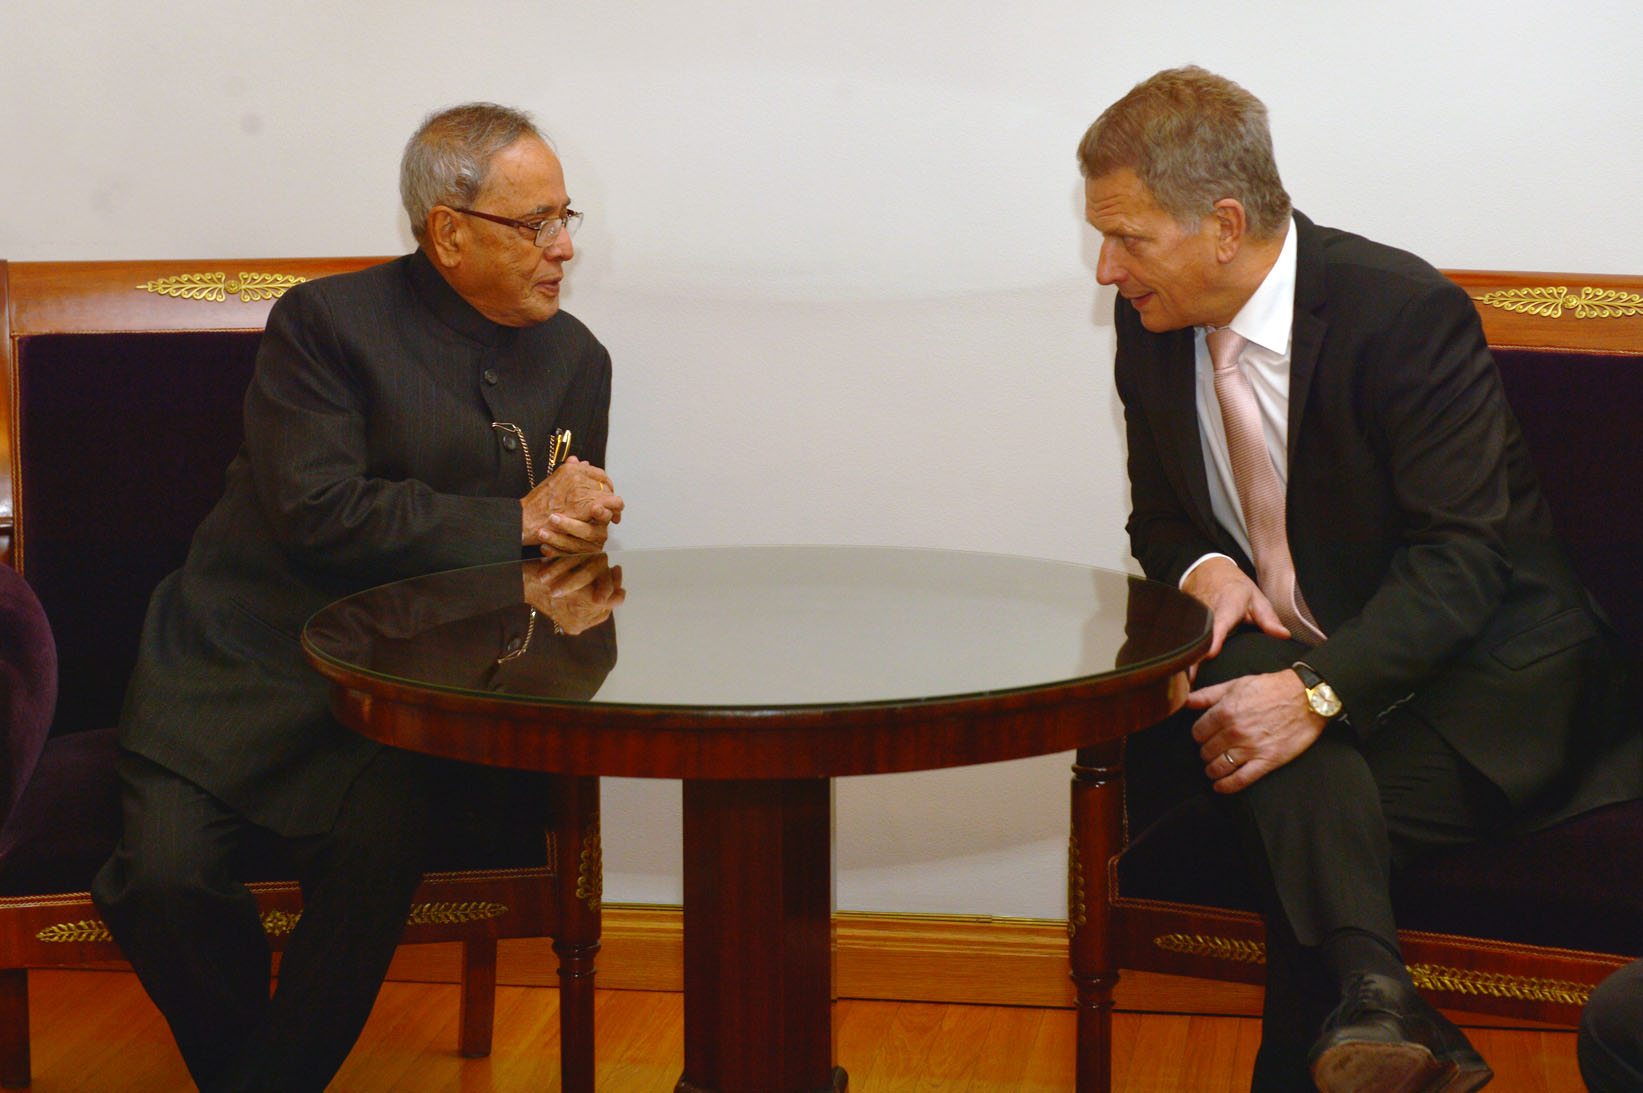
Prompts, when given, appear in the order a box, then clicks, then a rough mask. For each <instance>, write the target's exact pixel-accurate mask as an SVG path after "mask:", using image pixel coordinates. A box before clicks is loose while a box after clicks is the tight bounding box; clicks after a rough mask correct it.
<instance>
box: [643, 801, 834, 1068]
mask: <svg viewBox="0 0 1643 1093" xmlns="http://www.w3.org/2000/svg"><path fill="white" fill-rule="evenodd" d="M831 801H832V783H831V782H829V781H828V780H827V779H825V778H807V779H792V780H759V781H729V780H727V781H718V780H714V781H707V780H687V781H686V782H685V784H684V859H685V860H684V896H685V911H684V929H685V939H684V941H685V1070H684V1076H683V1077H681V1078H680V1079H679V1084H678V1086H677V1087H676V1093H835V1091H841V1090H843V1089H844V1088H845V1075H844V1071H842V1070H840V1069H838V1068H836V1067H834V1066H833V1062H832V1059H833V1011H832V1001H833V999H832V993H833V992H832V963H831V961H832V952H831V949H832V898H833V897H832V886H831V862H832V834H833V833H832V810H831V807H830V806H831Z"/></svg>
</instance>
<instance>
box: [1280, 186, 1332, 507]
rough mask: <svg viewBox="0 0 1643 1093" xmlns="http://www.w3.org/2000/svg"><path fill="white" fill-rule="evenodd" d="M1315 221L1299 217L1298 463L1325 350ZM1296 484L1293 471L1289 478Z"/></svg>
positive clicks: (1294, 429) (1293, 379)
mask: <svg viewBox="0 0 1643 1093" xmlns="http://www.w3.org/2000/svg"><path fill="white" fill-rule="evenodd" d="M1316 230H1317V229H1315V228H1314V227H1313V225H1312V221H1310V220H1308V219H1307V218H1306V217H1304V216H1302V215H1301V214H1300V213H1296V214H1295V232H1296V238H1295V244H1296V246H1295V316H1294V320H1293V325H1292V327H1291V330H1290V337H1289V444H1288V449H1289V462H1290V465H1291V467H1293V466H1294V463H1295V452H1296V450H1297V443H1298V441H1299V439H1300V436H1301V415H1302V413H1303V412H1304V410H1305V409H1306V401H1307V395H1308V394H1309V393H1310V392H1311V390H1312V376H1313V373H1314V372H1316V371H1317V368H1318V356H1319V354H1320V353H1321V352H1322V351H1323V344H1324V331H1326V330H1327V329H1328V328H1329V324H1328V323H1327V322H1325V321H1324V317H1323V307H1324V291H1323V288H1324V281H1323V250H1322V248H1321V247H1320V245H1319V243H1318V239H1317V235H1316ZM1289 480H1290V481H1291V482H1293V481H1295V475H1294V473H1293V472H1292V473H1291V474H1290V476H1289Z"/></svg>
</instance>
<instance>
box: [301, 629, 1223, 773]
mask: <svg viewBox="0 0 1643 1093" xmlns="http://www.w3.org/2000/svg"><path fill="white" fill-rule="evenodd" d="M1209 641H1210V634H1209V631H1208V629H1207V627H1206V629H1205V630H1204V632H1203V634H1202V635H1201V636H1200V639H1199V640H1198V641H1196V642H1194V643H1193V644H1192V645H1190V646H1186V647H1183V648H1182V649H1180V650H1178V651H1177V653H1176V654H1175V655H1174V656H1171V657H1168V658H1163V659H1160V660H1157V661H1154V662H1152V663H1149V664H1147V665H1145V666H1144V667H1142V668H1139V669H1126V670H1125V671H1124V672H1122V673H1119V674H1116V675H1114V676H1106V675H1103V676H1096V677H1091V678H1085V679H1077V680H1072V681H1068V682H1065V683H1058V684H1051V685H1047V686H1044V687H1036V688H1027V689H1020V690H1011V691H1004V692H996V693H982V694H972V695H962V696H955V697H953V698H932V699H925V700H919V701H908V702H887V703H863V704H858V705H839V706H833V707H826V708H819V707H810V706H801V707H774V708H758V709H752V708H747V709H736V708H732V709H721V710H711V709H709V710H700V711H696V710H690V709H678V708H670V707H640V706H620V705H600V704H598V703H568V702H543V701H529V700H522V699H508V698H505V697H499V696H491V695H483V694H468V693H456V692H438V691H428V690H425V689H422V688H419V687H417V686H416V685H414V684H409V683H401V682H397V681H394V680H390V679H387V678H385V677H382V676H377V675H374V674H371V673H366V672H360V671H356V670H352V669H349V668H347V667H346V666H343V665H340V664H337V663H336V662H334V661H332V660H330V659H329V658H327V657H325V656H324V655H322V654H319V653H317V652H316V651H315V650H313V649H312V648H311V647H310V646H309V645H308V643H307V642H306V640H305V641H304V650H305V652H306V653H307V655H308V659H309V661H310V663H311V664H313V666H314V667H315V668H316V669H317V670H318V671H319V672H320V673H321V674H322V675H323V676H325V677H326V678H327V679H329V680H330V681H331V683H332V685H333V686H332V692H331V704H332V710H333V712H334V713H335V714H336V716H337V718H338V719H339V720H341V721H342V722H343V723H344V724H346V725H349V726H350V727H352V728H353V729H355V730H356V731H358V732H361V733H362V734H364V735H366V736H369V737H371V738H373V739H375V740H378V741H380V742H382V743H385V744H390V745H394V746H397V747H404V748H408V749H410V750H414V751H426V752H430V753H432V754H436V755H443V756H445V757H447V758H452V759H462V760H466V761H470V762H479V763H489V764H492V765H497V766H515V767H524V768H528V769H537V770H549V771H557V772H560V773H566V774H599V775H606V776H617V777H639V778H832V777H842V776H848V775H856V774H875V773H899V772H907V771H914V770H930V769H938V768H941V767H956V766H969V765H973V764H977V763H992V762H1002V761H1006V760H1010V759H1020V758H1027V757H1030V756H1034V755H1044V754H1052V753H1055V752H1060V751H1071V750H1076V749H1078V748H1082V747H1087V746H1090V745H1092V744H1097V743H1101V742H1103V741H1108V740H1116V739H1120V738H1122V737H1124V736H1126V735H1128V734H1129V733H1131V732H1134V731H1136V730H1137V729H1140V728H1143V727H1145V726H1147V725H1150V724H1153V723H1155V722H1157V721H1160V720H1162V719H1163V718H1164V717H1166V716H1168V715H1169V714H1170V713H1172V712H1174V710H1176V709H1178V708H1179V707H1180V705H1181V703H1182V702H1183V701H1184V700H1185V697H1186V692H1187V689H1188V685H1187V682H1186V677H1185V675H1184V671H1185V669H1186V668H1187V667H1188V666H1189V665H1190V664H1192V663H1194V662H1196V661H1197V659H1198V658H1199V657H1200V656H1201V655H1202V653H1203V651H1204V650H1205V649H1207V648H1208V646H1209ZM1095 707H1099V708H1100V711H1101V713H1100V716H1092V714H1091V710H1092V708H1095ZM499 724H503V725H506V726H508V729H509V731H508V732H497V731H485V727H486V726H491V727H493V730H494V727H495V726H497V725H499ZM459 729H469V730H471V731H456V730H459ZM978 730H979V731H978Z"/></svg>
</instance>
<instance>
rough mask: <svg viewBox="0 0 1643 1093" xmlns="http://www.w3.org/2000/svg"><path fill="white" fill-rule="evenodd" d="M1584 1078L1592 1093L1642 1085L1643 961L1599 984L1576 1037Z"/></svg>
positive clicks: (1630, 1092) (1628, 1092)
mask: <svg viewBox="0 0 1643 1093" xmlns="http://www.w3.org/2000/svg"><path fill="white" fill-rule="evenodd" d="M1575 1048H1576V1053H1577V1055H1578V1056H1579V1059H1580V1077H1581V1079H1582V1080H1583V1081H1585V1083H1586V1088H1587V1089H1589V1090H1591V1093H1637V1090H1639V1089H1643V960H1635V961H1633V962H1632V963H1630V964H1628V965H1626V966H1625V967H1624V968H1621V969H1620V970H1619V971H1617V972H1615V973H1614V974H1613V975H1611V976H1609V978H1607V979H1605V980H1604V981H1603V982H1601V983H1599V984H1598V985H1597V989H1596V990H1594V991H1592V997H1591V998H1590V1000H1588V1001H1587V1003H1586V1009H1585V1011H1584V1012H1583V1013H1581V1015H1580V1035H1579V1037H1578V1038H1577V1039H1576V1041H1575Z"/></svg>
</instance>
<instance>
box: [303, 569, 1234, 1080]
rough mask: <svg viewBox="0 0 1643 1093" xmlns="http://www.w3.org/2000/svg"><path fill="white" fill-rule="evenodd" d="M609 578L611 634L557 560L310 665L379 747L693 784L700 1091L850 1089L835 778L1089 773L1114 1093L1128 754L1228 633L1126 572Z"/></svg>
mask: <svg viewBox="0 0 1643 1093" xmlns="http://www.w3.org/2000/svg"><path fill="white" fill-rule="evenodd" d="M608 562H609V564H610V565H611V566H613V567H619V569H620V578H621V580H620V583H621V585H622V587H623V589H624V593H625V600H624V601H623V602H622V603H621V604H620V605H619V606H617V607H616V608H615V610H614V614H613V615H612V616H611V617H610V618H608V619H606V620H604V621H603V622H600V623H599V624H598V625H593V626H591V627H590V626H588V623H589V622H591V621H592V618H590V614H589V608H588V605H587V604H586V603H585V602H579V599H578V597H579V596H581V595H585V593H576V592H571V593H569V594H567V595H560V596H550V595H546V594H545V593H544V591H543V589H542V583H543V582H544V581H545V580H546V579H547V578H548V577H549V571H548V569H547V567H548V566H550V565H552V564H554V563H550V562H536V561H527V562H523V563H507V564H505V565H501V566H487V567H482V568H479V569H471V570H459V571H455V572H452V573H443V574H434V575H431V576H427V577H419V578H415V579H411V580H406V581H400V582H397V583H394V584H389V585H384V586H382V587H380V588H376V589H372V590H370V591H368V592H363V593H360V594H358V595H355V596H350V597H348V598H346V599H343V600H339V601H338V602H336V603H335V604H332V605H331V606H329V607H327V608H326V609H324V610H322V611H320V612H319V613H318V614H316V615H315V616H314V617H313V618H312V619H311V620H310V621H309V623H308V625H307V628H306V630H305V631H304V635H303V642H304V647H305V649H306V650H307V653H308V655H309V658H310V660H311V661H312V662H313V663H314V665H315V666H316V667H317V668H318V669H319V671H320V672H322V673H323V674H324V675H326V676H327V677H328V678H329V679H331V680H332V683H333V702H332V705H333V708H334V709H335V710H336V713H337V715H338V716H339V717H340V718H341V719H342V721H343V722H344V723H346V724H347V725H349V726H351V727H352V728H354V729H355V730H357V731H359V732H362V733H364V734H366V735H367V736H370V737H373V738H375V739H377V740H381V741H383V742H384V743H388V744H393V745H396V746H399V747H403V748H409V749H412V750H416V751H423V752H428V753H432V754H435V755H443V756H448V757H451V758H456V759H463V760H469V761H473V762H479V763H488V764H493V765H497V766H504V767H516V768H524V769H531V770H541V771H553V772H558V773H562V774H573V775H624V776H630V777H649V778H678V779H682V780H683V781H684V821H683V822H684V945H685V969H684V971H685V1065H684V1074H683V1076H682V1077H681V1078H680V1080H679V1083H678V1087H677V1088H678V1090H679V1091H680V1093H691V1091H702V1093H820V1091H824V1090H842V1089H844V1088H845V1085H846V1077H845V1074H844V1071H843V1070H841V1069H839V1068H837V1067H835V1066H834V1061H833V1058H832V1034H831V995H832V991H831V982H830V935H831V930H830V917H831V912H832V906H831V904H832V885H831V853H832V847H831V793H832V785H831V781H830V779H832V778H834V777H837V776H840V775H850V774H881V773H886V772H895V771H912V770H928V769H932V768H937V767H950V766H960V765H964V764H969V763H990V762H996V761H1000V760H1005V759H1017V758H1021V757H1024V756H1033V755H1043V754H1048V753H1052V752H1059V751H1072V750H1076V751H1077V752H1078V759H1077V762H1076V765H1075V767H1074V771H1075V777H1074V783H1073V839H1072V843H1071V845H1072V853H1073V860H1072V868H1071V885H1070V889H1069V890H1070V896H1071V905H1070V908H1069V932H1070V933H1071V936H1072V963H1073V978H1074V980H1075V981H1076V982H1077V984H1078V995H1079V1014H1080V1017H1079V1065H1078V1073H1079V1079H1078V1082H1079V1084H1078V1088H1079V1089H1080V1090H1096V1089H1105V1088H1106V1087H1107V1081H1108V1070H1107V1067H1108V1055H1109V1037H1110V1016H1111V989H1112V984H1113V983H1114V982H1115V981H1116V978H1117V976H1116V971H1115V970H1114V969H1113V968H1112V967H1111V959H1110V956H1109V954H1108V951H1107V942H1106V936H1105V930H1104V928H1103V927H1104V922H1105V918H1104V909H1105V906H1106V899H1105V866H1106V862H1107V860H1108V858H1109V857H1110V856H1111V855H1112V854H1113V853H1114V852H1116V850H1117V849H1118V846H1119V839H1120V838H1121V831H1120V826H1121V825H1120V800H1121V793H1120V789H1121V786H1120V782H1119V779H1120V778H1121V773H1122V772H1121V762H1120V760H1121V754H1122V753H1121V744H1122V739H1123V737H1124V736H1125V735H1126V734H1128V733H1130V732H1133V731H1135V730H1137V729H1139V728H1142V727H1145V726H1147V725H1150V724H1153V723H1155V722H1157V721H1158V720H1160V719H1162V718H1163V717H1164V716H1166V715H1167V714H1169V713H1170V712H1172V711H1173V710H1175V709H1176V708H1177V707H1178V706H1179V705H1180V704H1181V702H1182V700H1183V698H1184V696H1185V693H1186V689H1187V686H1186V682H1185V677H1184V675H1183V674H1182V673H1183V670H1184V669H1185V668H1186V667H1187V666H1188V665H1189V664H1191V663H1193V662H1194V661H1195V660H1196V659H1197V658H1198V657H1199V656H1200V655H1201V654H1202V652H1203V650H1204V649H1205V648H1207V646H1208V643H1209V617H1208V614H1207V612H1206V611H1205V610H1204V609H1203V608H1202V607H1201V606H1200V605H1199V604H1198V603H1197V602H1196V601H1194V600H1192V599H1191V598H1189V597H1187V596H1186V595H1184V594H1182V593H1181V592H1179V591H1177V590H1175V589H1173V588H1170V587H1167V586H1164V585H1160V584H1156V583H1153V582H1149V581H1144V580H1140V579H1137V578H1132V577H1127V576H1125V575H1124V574H1121V573H1115V572H1110V571H1105V570H1100V569H1094V568H1091V567H1088V566H1082V565H1073V564H1068V563H1062V562H1050V561H1042V560H1036V559H1027V558H1015V557H1003V556H997V555H987V554H971V553H961V552H956V551H934V550H916V549H888V548H866V547H729V548H701V549H680V550H649V551H629V552H622V553H615V554H611V555H609V556H608ZM560 564H561V566H565V565H568V564H569V563H565V562H561V563H560ZM586 564H587V565H590V566H595V567H597V566H602V565H603V564H605V561H604V559H602V558H600V559H593V560H590V561H588V562H587V563H586ZM606 580H607V581H608V578H606ZM527 594H528V595H529V596H530V597H531V600H532V602H531V603H529V604H528V603H527V602H526V596H527ZM593 618H597V613H595V614H594V615H593ZM509 619H511V624H506V625H504V624H501V623H498V622H497V621H496V620H504V621H505V620H509ZM556 620H557V621H559V622H563V623H565V624H566V625H564V626H559V625H555V623H556ZM508 634H512V635H513V636H512V637H511V638H504V635H508ZM521 635H522V636H521Z"/></svg>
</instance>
